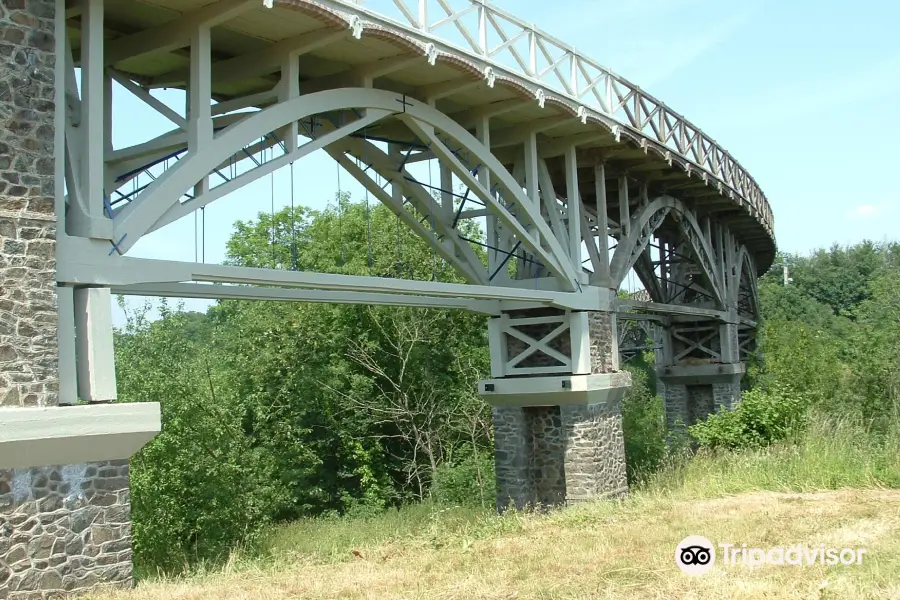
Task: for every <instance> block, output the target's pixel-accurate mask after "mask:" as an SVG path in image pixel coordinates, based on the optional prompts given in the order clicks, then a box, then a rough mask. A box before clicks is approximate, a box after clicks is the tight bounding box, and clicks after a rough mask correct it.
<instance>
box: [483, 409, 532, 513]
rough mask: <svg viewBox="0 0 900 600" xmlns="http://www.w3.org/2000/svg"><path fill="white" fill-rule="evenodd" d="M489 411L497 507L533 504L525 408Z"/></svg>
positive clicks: (530, 457) (499, 508) (529, 445)
mask: <svg viewBox="0 0 900 600" xmlns="http://www.w3.org/2000/svg"><path fill="white" fill-rule="evenodd" d="M492 414H493V422H494V465H495V467H494V471H495V473H496V477H497V510H498V511H500V512H503V511H504V510H505V509H507V508H509V507H510V506H512V507H514V508H517V509H522V508H525V507H526V506H529V505H533V504H534V501H535V498H534V477H533V473H532V465H533V462H534V451H533V445H532V444H531V432H530V428H529V426H528V416H527V414H526V408H525V407H522V406H495V407H494V409H493V411H492Z"/></svg>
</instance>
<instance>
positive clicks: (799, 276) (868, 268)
mask: <svg viewBox="0 0 900 600" xmlns="http://www.w3.org/2000/svg"><path fill="white" fill-rule="evenodd" d="M898 255H900V252H898V245H897V244H874V243H872V242H870V241H864V242H862V243H860V244H857V245H856V246H851V247H846V248H842V247H840V246H838V245H837V244H835V245H834V246H832V247H831V249H829V250H824V249H820V250H817V251H816V252H814V253H813V254H812V256H810V257H809V258H806V257H798V256H789V257H787V258H788V263H789V265H790V270H791V277H792V278H793V282H792V285H794V286H796V287H797V289H798V290H799V291H800V292H802V293H803V294H805V295H807V296H808V297H809V298H812V299H813V300H815V301H817V302H819V303H821V304H824V305H825V306H828V307H830V308H831V310H832V311H833V312H834V314H836V315H839V316H845V317H852V315H853V313H854V310H855V308H856V307H857V306H858V305H859V304H861V303H862V302H864V301H865V300H867V299H868V298H869V297H870V294H871V291H870V288H869V283H870V282H871V281H872V279H874V278H875V277H877V276H878V275H879V274H880V273H881V272H882V271H884V270H889V269H891V268H897V267H898V266H900V261H898Z"/></svg>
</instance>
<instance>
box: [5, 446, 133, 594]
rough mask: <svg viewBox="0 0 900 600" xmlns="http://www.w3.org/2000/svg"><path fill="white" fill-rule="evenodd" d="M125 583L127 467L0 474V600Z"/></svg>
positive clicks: (78, 467) (128, 557)
mask: <svg viewBox="0 0 900 600" xmlns="http://www.w3.org/2000/svg"><path fill="white" fill-rule="evenodd" d="M131 581H132V572H131V506H130V496H129V491H128V461H113V462H104V463H93V464H82V465H68V466H54V467H41V468H32V469H15V470H0V600H31V599H41V600H45V599H47V598H56V597H60V596H63V595H65V594H69V593H73V592H84V591H88V590H91V589H96V588H97V586H102V585H104V584H106V585H115V586H121V585H130V584H131Z"/></svg>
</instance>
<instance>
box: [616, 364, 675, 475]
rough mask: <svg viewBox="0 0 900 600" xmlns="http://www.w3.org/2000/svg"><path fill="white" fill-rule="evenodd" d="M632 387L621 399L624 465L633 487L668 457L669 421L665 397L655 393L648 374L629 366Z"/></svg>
mask: <svg viewBox="0 0 900 600" xmlns="http://www.w3.org/2000/svg"><path fill="white" fill-rule="evenodd" d="M627 370H628V371H629V372H630V373H631V388H630V389H629V390H628V392H626V393H625V398H624V399H623V400H622V429H623V433H624V435H625V464H626V468H627V471H628V483H629V484H631V485H633V484H635V483H639V482H641V481H643V480H644V479H646V478H647V477H648V476H649V475H650V474H651V473H653V472H654V471H656V470H657V469H658V468H659V466H660V464H661V463H662V460H663V459H664V458H665V456H666V452H667V448H666V441H665V438H666V418H665V407H664V405H663V401H662V398H661V397H659V396H656V395H655V394H653V392H652V391H651V389H650V385H649V377H648V375H647V371H646V370H644V369H641V368H634V367H628V369H627Z"/></svg>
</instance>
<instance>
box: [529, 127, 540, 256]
mask: <svg viewBox="0 0 900 600" xmlns="http://www.w3.org/2000/svg"><path fill="white" fill-rule="evenodd" d="M525 189H526V190H527V193H528V198H529V199H530V200H531V203H532V205H533V206H534V207H535V208H536V209H537V213H538V214H540V215H542V214H543V210H541V191H540V185H539V183H538V152H537V134H536V133H534V132H533V131H532V132H530V133H529V134H528V137H527V138H526V140H525ZM532 233H533V234H534V239H535V242H536V243H537V245H538V246H540V244H541V236H540V234H539V233H538V232H537V229H536V228H535V231H534V232H532Z"/></svg>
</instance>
